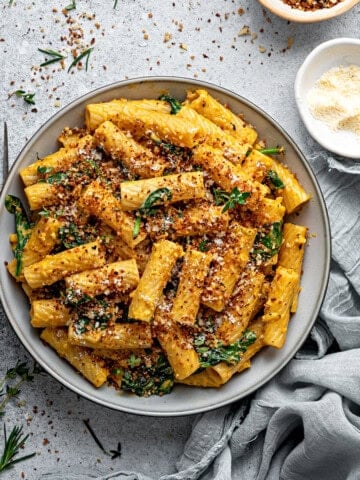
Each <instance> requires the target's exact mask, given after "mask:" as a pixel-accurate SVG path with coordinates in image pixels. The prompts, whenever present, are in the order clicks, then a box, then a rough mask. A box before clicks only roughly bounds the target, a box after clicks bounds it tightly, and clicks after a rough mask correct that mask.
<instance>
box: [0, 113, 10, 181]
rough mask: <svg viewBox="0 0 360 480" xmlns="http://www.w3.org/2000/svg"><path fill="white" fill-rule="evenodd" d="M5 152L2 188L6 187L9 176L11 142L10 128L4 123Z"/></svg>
mask: <svg viewBox="0 0 360 480" xmlns="http://www.w3.org/2000/svg"><path fill="white" fill-rule="evenodd" d="M3 143H4V151H3V160H2V184H1V188H2V187H3V186H4V183H5V182H6V179H7V177H8V174H9V140H8V128H7V123H6V122H4V137H3Z"/></svg>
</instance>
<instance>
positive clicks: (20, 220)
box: [5, 195, 30, 276]
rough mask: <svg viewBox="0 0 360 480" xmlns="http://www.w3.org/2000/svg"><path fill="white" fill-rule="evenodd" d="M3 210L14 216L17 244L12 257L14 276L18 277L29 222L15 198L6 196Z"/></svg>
mask: <svg viewBox="0 0 360 480" xmlns="http://www.w3.org/2000/svg"><path fill="white" fill-rule="evenodd" d="M5 208H6V210H7V211H8V212H9V213H11V214H13V215H15V232H16V236H17V243H16V247H15V250H14V257H15V259H16V269H15V275H16V276H19V275H20V272H21V269H22V256H23V251H24V247H25V245H26V242H27V241H28V239H29V236H30V222H29V220H28V218H27V215H26V212H25V209H24V207H23V206H22V204H21V202H20V200H19V199H18V198H17V197H14V196H13V195H6V198H5Z"/></svg>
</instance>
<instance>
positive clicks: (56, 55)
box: [38, 48, 66, 67]
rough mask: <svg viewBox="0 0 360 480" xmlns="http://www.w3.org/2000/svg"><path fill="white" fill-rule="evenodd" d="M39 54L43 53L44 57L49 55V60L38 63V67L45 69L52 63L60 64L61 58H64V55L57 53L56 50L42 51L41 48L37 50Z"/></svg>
mask: <svg viewBox="0 0 360 480" xmlns="http://www.w3.org/2000/svg"><path fill="white" fill-rule="evenodd" d="M38 50H39V52H41V53H45V55H49V56H50V57H51V58H50V59H49V60H45V62H43V63H40V67H46V65H51V64H52V63H55V62H60V60H62V59H63V58H66V57H65V55H63V54H62V53H60V52H57V51H56V50H43V49H42V48H38Z"/></svg>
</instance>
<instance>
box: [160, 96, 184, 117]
mask: <svg viewBox="0 0 360 480" xmlns="http://www.w3.org/2000/svg"><path fill="white" fill-rule="evenodd" d="M159 100H163V101H164V102H168V103H169V104H170V107H171V110H170V113H171V114H172V115H175V114H176V113H178V112H180V110H181V107H182V105H181V103H180V102H179V100H177V99H176V98H174V97H172V96H170V95H161V96H160V97H159Z"/></svg>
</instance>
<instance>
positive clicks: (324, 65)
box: [295, 38, 360, 159]
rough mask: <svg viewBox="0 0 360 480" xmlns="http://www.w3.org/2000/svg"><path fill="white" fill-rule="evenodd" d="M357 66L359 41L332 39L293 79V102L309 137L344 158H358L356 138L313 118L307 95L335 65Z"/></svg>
mask: <svg viewBox="0 0 360 480" xmlns="http://www.w3.org/2000/svg"><path fill="white" fill-rule="evenodd" d="M349 65H358V66H359V67H360V40H357V39H355V38H336V39H334V40H329V41H327V42H324V43H321V44H320V45H319V46H317V47H316V48H315V49H314V50H313V51H312V52H311V53H310V54H309V55H308V56H307V57H306V59H305V61H304V63H303V64H302V65H301V67H300V68H299V71H298V73H297V75H296V79H295V99H296V103H297V106H298V109H299V113H300V116H301V118H302V120H303V122H304V124H305V126H306V128H307V130H308V131H309V133H310V135H311V136H312V137H313V138H314V139H315V140H316V141H317V142H318V143H319V144H320V145H322V146H323V147H324V148H326V149H327V150H330V151H331V152H334V153H336V154H338V155H342V156H344V157H348V158H353V159H360V137H359V135H356V134H355V133H352V132H350V131H345V130H341V131H340V130H339V131H334V130H332V129H330V128H329V127H328V126H327V125H325V123H323V122H322V121H320V120H318V119H316V118H314V117H313V115H312V114H311V112H310V110H309V106H308V104H307V96H308V93H309V91H310V90H311V88H312V87H313V86H314V84H315V83H316V81H317V80H318V79H319V78H320V77H321V76H322V75H323V74H324V73H325V72H327V71H328V70H330V69H331V68H334V67H339V66H344V67H346V66H349Z"/></svg>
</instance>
